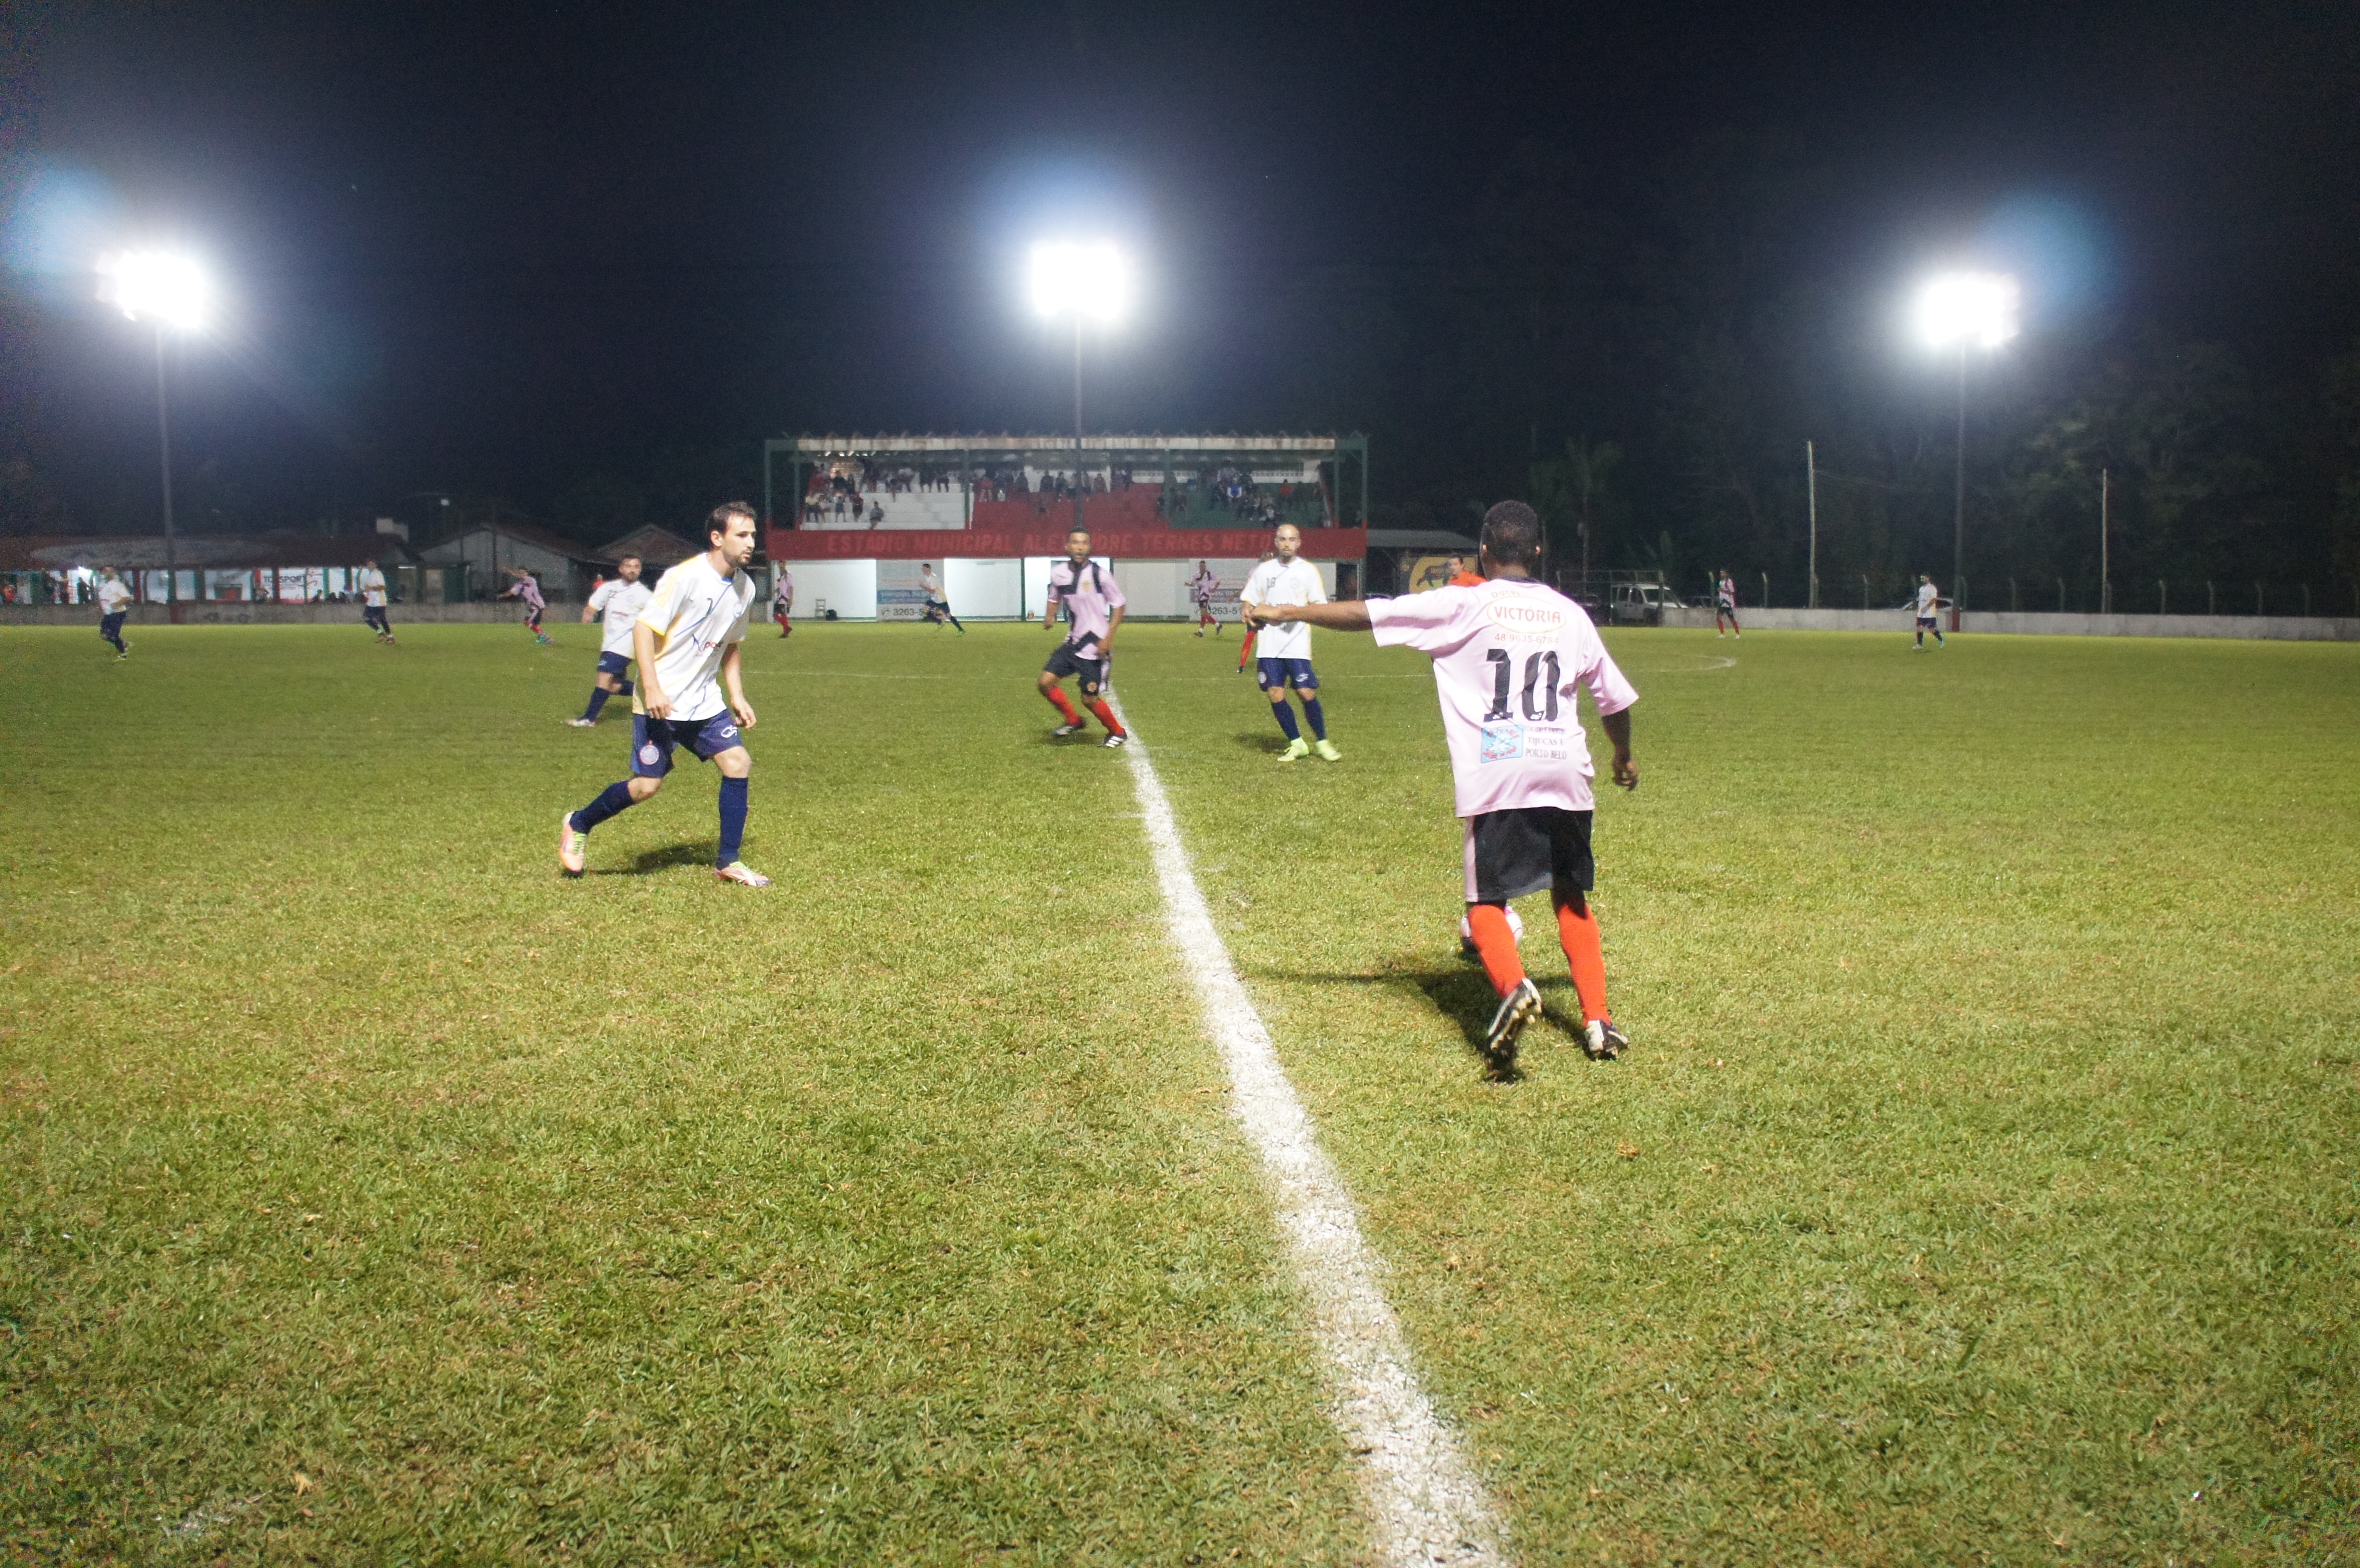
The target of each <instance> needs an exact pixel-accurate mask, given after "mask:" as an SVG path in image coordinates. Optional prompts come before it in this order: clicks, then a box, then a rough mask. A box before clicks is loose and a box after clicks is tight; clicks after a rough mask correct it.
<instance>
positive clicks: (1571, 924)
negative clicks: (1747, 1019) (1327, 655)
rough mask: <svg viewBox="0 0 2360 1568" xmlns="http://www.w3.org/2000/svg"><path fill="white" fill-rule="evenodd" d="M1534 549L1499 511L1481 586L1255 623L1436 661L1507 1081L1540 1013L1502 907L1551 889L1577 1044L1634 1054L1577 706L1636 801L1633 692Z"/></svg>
mask: <svg viewBox="0 0 2360 1568" xmlns="http://www.w3.org/2000/svg"><path fill="white" fill-rule="evenodd" d="M1540 540H1541V525H1540V518H1539V517H1537V516H1536V515H1535V513H1534V511H1533V509H1532V508H1531V507H1530V506H1525V505H1524V503H1523V502H1521V501H1502V502H1501V503H1500V504H1499V505H1498V506H1494V507H1492V508H1491V510H1490V511H1489V512H1487V513H1485V514H1484V516H1483V536H1482V548H1481V550H1480V552H1479V553H1478V556H1477V559H1478V561H1480V564H1481V566H1482V568H1483V576H1484V578H1485V582H1484V583H1483V585H1482V586H1481V587H1480V588H1452V587H1448V586H1445V587H1441V588H1437V589H1434V590H1432V591H1431V592H1428V593H1405V594H1404V595H1402V596H1401V597H1400V598H1398V599H1380V600H1374V601H1369V602H1363V603H1360V604H1312V605H1306V606H1303V607H1300V608H1292V609H1289V608H1280V607H1277V606H1272V607H1268V608H1258V609H1254V610H1250V611H1249V612H1247V614H1248V618H1249V620H1251V621H1260V622H1262V623H1263V624H1268V623H1270V622H1273V621H1275V620H1278V619H1279V618H1281V617H1282V616H1291V617H1294V618H1295V619H1297V620H1300V621H1302V622H1305V623H1306V624H1308V625H1311V626H1327V627H1331V628H1333V629H1335V630H1337V631H1374V632H1375V633H1376V639H1377V641H1378V643H1379V644H1380V645H1392V644H1396V643H1399V644H1405V645H1406V646H1408V647H1411V648H1416V649H1417V650H1418V651H1419V652H1420V653H1424V654H1426V655H1428V656H1430V657H1431V658H1432V659H1434V682H1435V686H1436V687H1437V690H1438V691H1439V692H1440V695H1441V699H1442V729H1443V735H1444V738H1445V739H1446V740H1447V741H1448V743H1449V746H1450V774H1451V781H1452V785H1453V789H1454V792H1455V795H1456V798H1457V802H1456V803H1457V806H1458V811H1459V817H1460V818H1461V819H1463V820H1464V821H1465V822H1466V823H1467V843H1466V868H1467V904H1468V909H1467V926H1468V931H1469V934H1470V936H1471V937H1472V938H1473V940H1474V942H1475V946H1476V949H1477V951H1478V952H1479V953H1480V955H1481V957H1482V960H1483V970H1484V973H1485V974H1486V975H1489V976H1490V977H1491V988H1492V989H1493V990H1494V991H1496V992H1497V993H1499V996H1500V1007H1499V1010H1498V1011H1497V1012H1496V1013H1494V1014H1493V1015H1492V1018H1491V1029H1489V1030H1488V1031H1487V1033H1486V1035H1485V1037H1484V1051H1485V1054H1486V1055H1488V1056H1489V1057H1490V1058H1491V1062H1492V1064H1493V1066H1494V1067H1495V1068H1496V1069H1497V1070H1498V1071H1500V1072H1502V1073H1504V1072H1506V1071H1508V1070H1509V1069H1510V1068H1511V1067H1513V1064H1514V1062H1515V1052H1516V1037H1517V1035H1518V1034H1520V1033H1521V1032H1523V1030H1524V1026H1525V1025H1526V1024H1527V1023H1529V1022H1531V1021H1532V1019H1533V1018H1535V1017H1537V1016H1538V1015H1539V1013H1540V1010H1541V997H1540V992H1539V991H1538V989H1536V988H1535V986H1534V985H1533V983H1532V979H1531V977H1530V976H1529V975H1526V974H1525V973H1524V960H1523V958H1522V957H1521V956H1520V955H1519V954H1518V953H1517V951H1516V942H1515V938H1514V936H1513V934H1512V933H1511V931H1510V930H1509V926H1508V912H1507V905H1508V903H1509V901H1510V900H1511V899H1514V898H1523V897H1524V895H1525V894H1527V893H1536V892H1538V891H1539V890H1540V889H1542V888H1543V887H1546V888H1547V889H1549V898H1550V902H1551V903H1552V904H1554V905H1555V907H1556V909H1557V940H1558V941H1559V942H1560V943H1561V944H1562V945H1563V946H1564V948H1565V957H1566V963H1567V964H1568V967H1569V968H1570V969H1571V970H1572V972H1573V985H1574V989H1575V991H1576V992H1577V993H1579V996H1580V997H1581V1018H1582V1035H1583V1039H1584V1043H1585V1044H1586V1045H1587V1046H1588V1048H1589V1050H1590V1054H1591V1055H1593V1056H1615V1055H1619V1054H1621V1052H1622V1048H1623V1047H1624V1046H1625V1045H1627V1044H1629V1043H1630V1042H1629V1040H1627V1039H1625V1037H1624V1036H1623V1033H1622V1030H1621V1029H1617V1028H1615V1027H1614V1022H1613V1018H1612V1015H1611V1014H1609V1013H1608V1011H1607V1010H1606V960H1605V956H1604V952H1603V949H1602V948H1601V945H1600V942H1599V935H1598V917H1597V916H1596V914H1595V913H1594V912H1592V910H1591V909H1590V901H1589V898H1588V895H1589V892H1590V887H1591V886H1592V885H1593V883H1594V881H1595V879H1596V868H1595V866H1594V865H1593V863H1592V861H1591V858H1590V815H1591V812H1592V811H1593V810H1594V809H1595V806H1596V800H1595V799H1594V797H1593V795H1592V793H1591V790H1590V746H1589V744H1588V742H1587V741H1586V740H1585V739H1584V737H1583V735H1582V733H1581V724H1580V721H1579V717H1578V716H1577V715H1576V713H1575V712H1574V697H1575V695H1576V693H1577V692H1578V691H1579V689H1580V688H1581V687H1582V686H1584V685H1587V686H1588V687H1589V688H1590V698H1591V700H1592V701H1593V702H1595V703H1596V704H1597V707H1598V712H1599V723H1600V726H1601V728H1603V729H1604V730H1605V732H1606V738H1607V739H1608V740H1609V741H1611V742H1612V744H1613V746H1614V782H1615V783H1617V784H1620V785H1621V786H1622V788H1623V789H1637V788H1638V785H1639V768H1638V764H1637V763H1635V762H1633V760H1632V757H1631V717H1630V712H1629V710H1630V707H1631V704H1632V703H1633V702H1637V701H1638V700H1639V693H1638V692H1637V691H1633V689H1632V687H1631V683H1630V682H1629V681H1626V680H1624V679H1623V677H1622V671H1621V670H1618V669H1616V668H1615V666H1614V661H1613V659H1612V658H1610V657H1608V655H1607V652H1606V645H1605V644H1604V643H1602V642H1601V641H1600V640H1599V637H1598V630H1597V628H1596V627H1595V626H1591V625H1590V617H1589V616H1588V615H1585V614H1583V613H1582V609H1581V606H1580V605H1579V604H1575V603H1574V602H1573V601H1572V600H1570V599H1568V598H1566V597H1565V596H1564V595H1563V594H1560V593H1557V592H1556V590H1554V589H1551V588H1548V587H1546V586H1544V585H1543V584H1541V583H1536V582H1535V581H1534V580H1533V577H1532V572H1533V568H1534V567H1535V565H1537V564H1538V563H1539V560H1540V548H1541V547H1540Z"/></svg>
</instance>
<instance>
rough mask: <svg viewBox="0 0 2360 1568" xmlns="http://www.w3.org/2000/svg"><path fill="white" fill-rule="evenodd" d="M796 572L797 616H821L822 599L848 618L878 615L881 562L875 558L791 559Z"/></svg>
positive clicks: (867, 618) (789, 566)
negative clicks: (878, 582) (878, 575)
mask: <svg viewBox="0 0 2360 1568" xmlns="http://www.w3.org/2000/svg"><path fill="white" fill-rule="evenodd" d="M787 570H788V571H790V572H793V573H794V574H795V619H797V620H799V621H815V620H817V619H819V618H820V612H821V603H820V602H821V601H822V600H825V601H826V606H825V607H826V608H827V609H830V610H834V611H835V612H836V615H838V616H839V617H840V618H842V619H844V620H847V621H873V620H875V619H876V618H877V563H876V562H875V561H789V562H788V563H787Z"/></svg>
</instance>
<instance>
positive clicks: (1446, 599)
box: [1369, 577, 1639, 817]
mask: <svg viewBox="0 0 2360 1568" xmlns="http://www.w3.org/2000/svg"><path fill="white" fill-rule="evenodd" d="M1369 620H1370V623H1371V626H1372V627H1373V628H1374V630H1375V632H1376V637H1377V641H1378V642H1380V643H1384V644H1393V643H1401V644H1404V645H1405V646H1407V647H1410V648H1415V649H1417V650H1418V651H1419V652H1420V653H1423V654H1427V655H1430V656H1431V657H1432V658H1433V659H1434V684H1435V688H1436V691H1437V694H1438V695H1439V697H1440V698H1441V701H1442V730H1443V735H1444V738H1446V739H1447V740H1448V742H1449V744H1450V774H1451V780H1452V783H1453V785H1454V787H1455V790H1456V794H1457V797H1458V808H1459V815H1460V816H1462V817H1474V816H1480V815H1482V814H1483V813H1484V812H1486V811H1508V810H1510V809H1512V808H1514V807H1519V806H1560V807H1563V808H1565V809H1566V810H1568V811H1590V810H1591V809H1593V808H1594V807H1595V805H1596V804H1597V801H1596V799H1595V797H1594V796H1593V795H1592V794H1591V792H1590V772H1591V769H1590V745H1589V742H1588V741H1587V740H1586V739H1584V737H1583V735H1582V733H1581V721H1580V720H1579V718H1578V717H1577V716H1576V715H1575V713H1574V694H1575V693H1576V692H1577V691H1579V690H1580V688H1582V687H1583V686H1585V685H1586V686H1588V687H1589V688H1590V698H1591V700H1592V701H1593V702H1596V703H1597V705H1598V711H1599V713H1601V714H1604V713H1621V712H1622V710H1623V709H1625V708H1627V707H1629V706H1630V705H1631V704H1632V703H1633V702H1637V701H1638V700H1639V693H1638V692H1637V691H1633V689H1632V686H1631V683H1630V681H1626V680H1624V679H1623V678H1622V671H1621V670H1617V669H1616V668H1615V667H1614V660H1613V659H1612V658H1611V657H1610V656H1609V655H1608V654H1607V651H1606V645H1605V644H1604V643H1603V642H1601V641H1600V640H1599V637H1598V628H1597V627H1596V626H1592V625H1590V617H1589V616H1588V615H1585V614H1584V613H1583V612H1582V608H1581V606H1580V605H1579V604H1575V603H1574V602H1573V601H1572V600H1570V599H1568V598H1567V597H1566V596H1565V595H1564V594H1562V593H1557V591H1555V590H1554V589H1551V588H1548V587H1546V586H1544V585H1543V584H1541V583H1535V582H1531V581H1528V580H1526V579H1524V578H1513V577H1495V578H1492V579H1491V581H1490V582H1488V583H1483V584H1482V585H1481V586H1480V587H1475V588H1436V589H1432V590H1430V591H1428V592H1426V593H1404V594H1403V595H1402V596H1401V597H1400V598H1398V599H1377V600H1372V601H1371V602H1370V604H1369Z"/></svg>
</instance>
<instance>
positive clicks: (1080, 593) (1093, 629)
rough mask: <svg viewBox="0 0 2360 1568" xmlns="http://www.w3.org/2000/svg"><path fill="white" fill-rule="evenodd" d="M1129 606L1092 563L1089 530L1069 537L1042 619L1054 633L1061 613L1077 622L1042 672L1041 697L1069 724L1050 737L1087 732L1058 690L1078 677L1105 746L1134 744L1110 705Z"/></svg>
mask: <svg viewBox="0 0 2360 1568" xmlns="http://www.w3.org/2000/svg"><path fill="white" fill-rule="evenodd" d="M1125 602H1126V601H1125V600H1124V598H1123V596H1122V585H1121V584H1120V583H1117V582H1116V581H1115V580H1114V573H1113V572H1111V571H1109V569H1108V568H1107V567H1105V566H1104V565H1102V564H1100V563H1099V562H1098V561H1092V560H1091V559H1090V535H1089V530H1088V529H1087V528H1076V529H1075V530H1074V531H1073V532H1071V533H1069V534H1067V535H1066V536H1065V560H1063V561H1059V562H1057V564H1056V565H1054V566H1053V567H1051V568H1050V569H1049V607H1048V611H1047V613H1046V614H1045V615H1043V617H1042V618H1043V620H1046V621H1047V622H1048V623H1049V625H1050V627H1051V628H1052V629H1054V628H1055V626H1056V625H1057V621H1058V618H1059V617H1058V612H1059V610H1060V609H1062V610H1063V611H1064V612H1065V615H1066V616H1069V617H1070V618H1071V619H1072V621H1073V626H1072V627H1071V628H1070V629H1069V630H1068V631H1067V632H1066V634H1065V640H1064V641H1063V642H1061V643H1059V644H1058V645H1057V648H1056V651H1055V652H1054V653H1052V654H1050V655H1049V662H1048V663H1046V664H1044V665H1043V666H1042V667H1041V695H1042V696H1043V697H1044V698H1046V699H1047V700H1048V702H1049V705H1050V706H1051V707H1053V708H1054V709H1056V710H1057V712H1058V713H1062V714H1064V715H1065V723H1064V724H1059V725H1058V726H1057V727H1056V728H1055V729H1054V730H1052V731H1050V732H1049V733H1050V734H1052V735H1076V734H1079V733H1080V732H1081V731H1082V730H1084V729H1087V727H1088V726H1087V724H1084V723H1083V722H1082V715H1081V714H1080V713H1076V712H1075V711H1074V704H1073V701H1072V699H1070V698H1068V697H1067V696H1066V695H1065V688H1064V687H1063V686H1061V685H1059V684H1058V682H1059V681H1063V680H1065V677H1067V676H1069V675H1074V676H1079V677H1080V678H1081V687H1082V701H1083V702H1087V703H1088V704H1089V710H1090V712H1091V713H1094V714H1096V715H1097V716H1098V723H1100V724H1104V725H1106V727H1107V737H1106V742H1105V744H1106V745H1108V746H1121V745H1123V744H1124V743H1125V742H1127V741H1129V740H1130V739H1131V732H1130V731H1129V730H1127V729H1125V728H1123V727H1122V721H1121V720H1120V719H1119V718H1116V717H1115V715H1114V704H1113V703H1111V702H1108V701H1107V699H1106V685H1107V670H1108V669H1109V661H1110V660H1112V659H1113V658H1114V634H1115V633H1116V631H1117V630H1118V629H1120V627H1121V626H1122V608H1123V604H1125Z"/></svg>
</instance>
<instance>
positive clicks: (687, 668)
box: [557, 501, 770, 887]
mask: <svg viewBox="0 0 2360 1568" xmlns="http://www.w3.org/2000/svg"><path fill="white" fill-rule="evenodd" d="M705 542H706V543H707V545H708V546H709V547H710V548H708V549H707V550H705V552H704V553H703V554H701V555H692V556H690V557H689V558H688V559H687V560H686V561H682V562H681V563H680V564H679V565H677V566H675V567H673V568H672V570H671V571H669V572H665V573H664V574H663V581H662V582H661V583H657V584H656V591H655V593H654V596H653V597H651V598H650V600H649V601H648V605H647V608H645V609H644V610H641V611H640V612H639V620H638V621H637V622H636V623H634V624H633V626H632V627H631V637H632V643H633V652H634V653H635V654H636V656H637V658H638V660H639V694H638V695H637V696H635V697H633V698H632V699H631V709H632V712H631V777H629V778H628V779H620V780H618V781H617V782H615V783H613V784H609V785H607V786H606V789H605V790H604V791H602V792H601V793H600V794H599V796H598V798H597V799H596V800H593V801H591V802H590V803H589V804H588V805H586V806H585V807H583V808H582V809H581V810H580V811H568V812H566V813H565V817H564V820H563V822H562V824H561V825H560V827H559V829H558V838H557V864H558V865H559V866H562V867H563V869H564V871H565V873H566V874H567V875H568V876H571V877H579V876H580V875H582V868H583V866H584V858H583V853H582V852H583V843H582V841H583V840H584V838H585V837H586V836H588V834H589V833H590V830H591V829H593V828H595V827H596V826H597V825H598V824H599V823H600V822H605V821H606V819H607V818H609V817H612V816H614V815H616V814H617V813H618V812H621V811H628V810H629V809H630V808H631V807H633V806H636V805H638V804H639V802H640V801H642V800H647V799H648V798H650V796H652V795H653V794H654V793H655V792H656V791H657V790H658V789H662V788H663V781H664V776H665V775H666V774H668V773H670V772H671V771H672V748H673V747H675V746H687V747H688V749H689V751H690V752H691V754H693V755H694V756H695V757H699V758H701V759H703V760H704V761H706V762H710V763H712V764H713V765H714V767H716V768H719V769H720V770H721V844H720V850H719V853H718V854H717V855H716V856H715V857H714V869H713V874H714V875H715V876H716V877H720V878H721V879H722V880H723V881H725V882H742V883H744V884H745V885H746V886H747V887H769V886H770V878H769V877H765V876H763V875H762V874H761V873H760V872H759V871H756V870H755V869H753V868H752V867H751V866H748V865H747V864H746V863H745V862H744V861H742V860H740V859H738V858H737V848H738V844H740V842H741V841H742V840H743V839H744V838H745V836H746V790H747V779H748V775H750V774H751V773H752V772H753V771H754V759H753V758H752V757H749V756H748V754H747V751H746V743H745V739H744V737H743V736H742V735H740V733H739V732H740V731H741V730H750V729H752V728H753V727H754V708H753V705H752V704H751V703H749V702H747V701H746V688H745V686H744V684H743V683H742V681H741V679H740V672H739V669H738V653H739V649H740V648H741V645H743V643H744V642H745V640H746V612H747V609H748V606H749V605H751V604H753V602H754V577H753V573H751V572H748V571H747V570H746V563H747V562H748V561H751V560H753V559H754V508H753V507H751V506H748V505H747V504H746V503H745V502H743V501H727V502H724V503H723V504H722V505H720V506H716V507H715V508H714V509H713V515H712V516H711V517H708V518H707V519H706V520H705ZM716 677H717V678H718V679H716ZM725 688H726V689H727V693H728V695H727V699H726V700H725V699H724V697H723V694H722V693H723V691H724V689H725Z"/></svg>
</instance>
